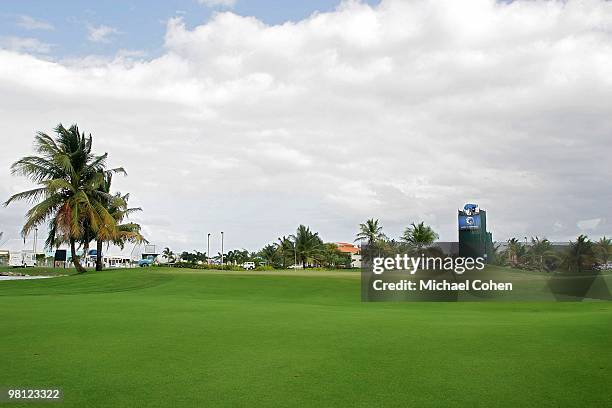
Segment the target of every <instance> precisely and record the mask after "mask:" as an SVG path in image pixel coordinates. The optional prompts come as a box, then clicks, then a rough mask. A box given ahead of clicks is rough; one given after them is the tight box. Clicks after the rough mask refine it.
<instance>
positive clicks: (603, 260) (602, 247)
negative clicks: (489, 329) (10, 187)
mask: <svg viewBox="0 0 612 408" xmlns="http://www.w3.org/2000/svg"><path fill="white" fill-rule="evenodd" d="M0 237H1V236H0ZM595 258H596V259H597V263H599V264H600V265H606V264H609V263H610V262H611V261H612V239H610V238H606V237H602V238H601V239H600V240H599V241H597V242H596V243H595Z"/></svg>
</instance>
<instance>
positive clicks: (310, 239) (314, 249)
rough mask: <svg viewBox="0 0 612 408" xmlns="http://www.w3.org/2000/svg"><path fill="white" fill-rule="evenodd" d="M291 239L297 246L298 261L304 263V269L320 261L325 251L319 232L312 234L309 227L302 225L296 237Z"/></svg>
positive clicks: (292, 236) (293, 236)
mask: <svg viewBox="0 0 612 408" xmlns="http://www.w3.org/2000/svg"><path fill="white" fill-rule="evenodd" d="M291 239H292V241H293V244H294V245H295V255H296V257H297V261H298V262H301V263H302V267H303V268H306V265H307V264H308V263H311V262H315V261H317V260H318V258H319V257H320V255H321V252H322V249H323V241H322V240H321V238H320V237H319V233H318V232H312V231H311V230H310V228H309V227H306V226H305V225H300V226H299V227H298V229H297V231H296V233H295V235H291Z"/></svg>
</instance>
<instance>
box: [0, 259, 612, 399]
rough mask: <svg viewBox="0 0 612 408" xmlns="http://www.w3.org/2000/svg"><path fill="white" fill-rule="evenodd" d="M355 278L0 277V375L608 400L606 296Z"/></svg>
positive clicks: (56, 380) (96, 384) (200, 388)
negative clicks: (466, 291) (467, 289)
mask: <svg viewBox="0 0 612 408" xmlns="http://www.w3.org/2000/svg"><path fill="white" fill-rule="evenodd" d="M359 288H360V287H359V274H358V273H355V272H325V271H312V272H308V271H306V272H298V271H296V272H291V271H284V272H273V271H272V272H261V273H257V272H255V273H245V272H232V271H224V272H220V271H219V272H215V271H201V270H188V269H171V268H146V269H128V270H112V271H104V272H88V273H85V274H82V275H71V276H62V277H57V278H53V279H38V280H28V281H5V282H0V334H1V339H2V343H1V345H2V346H1V347H0V362H1V364H0V366H1V370H0V386H4V387H8V386H10V387H16V388H32V387H37V388H46V387H59V388H61V389H62V390H63V402H59V403H57V404H56V405H53V406H64V407H194V406H200V407H208V406H227V407H256V406H263V407H275V406H278V407H305V406H312V407H331V406H338V407H344V406H346V407H382V406H384V407H409V406H415V407H429V406H431V407H433V406H457V407H473V406H481V407H498V406H500V407H505V406H507V407H519V406H521V407H524V406H533V407H558V406H562V407H568V406H573V407H582V406H602V407H603V406H610V403H611V401H612V386H611V384H612V303H609V302H586V301H585V302H546V303H544V302H542V303H507V302H499V303H470V302H466V303H433V302H403V303H402V302H398V303H362V302H361V301H360V289H359ZM0 405H1V406H24V407H26V406H27V407H33V406H39V405H45V404H44V403H37V402H25V403H21V405H12V404H10V403H3V404H0Z"/></svg>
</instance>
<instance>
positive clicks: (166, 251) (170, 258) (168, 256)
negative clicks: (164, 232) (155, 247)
mask: <svg viewBox="0 0 612 408" xmlns="http://www.w3.org/2000/svg"><path fill="white" fill-rule="evenodd" d="M162 255H163V256H164V258H166V259H167V260H168V261H173V260H174V252H172V250H171V249H170V248H168V247H165V248H164V250H163V251H162Z"/></svg>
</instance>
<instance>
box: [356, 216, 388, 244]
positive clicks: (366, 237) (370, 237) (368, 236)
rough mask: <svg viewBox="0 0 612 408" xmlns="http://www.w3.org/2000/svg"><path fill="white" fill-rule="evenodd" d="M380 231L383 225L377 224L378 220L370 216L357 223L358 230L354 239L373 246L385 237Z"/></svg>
mask: <svg viewBox="0 0 612 408" xmlns="http://www.w3.org/2000/svg"><path fill="white" fill-rule="evenodd" d="M382 231H383V227H382V225H380V224H379V222H378V220H377V219H376V220H375V219H374V218H370V219H369V220H366V222H364V223H362V224H359V232H358V233H357V235H356V238H355V241H366V243H367V244H368V246H370V247H375V246H376V244H377V243H378V242H380V241H384V240H385V239H387V237H386V236H385V234H384V233H383V232H382Z"/></svg>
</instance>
